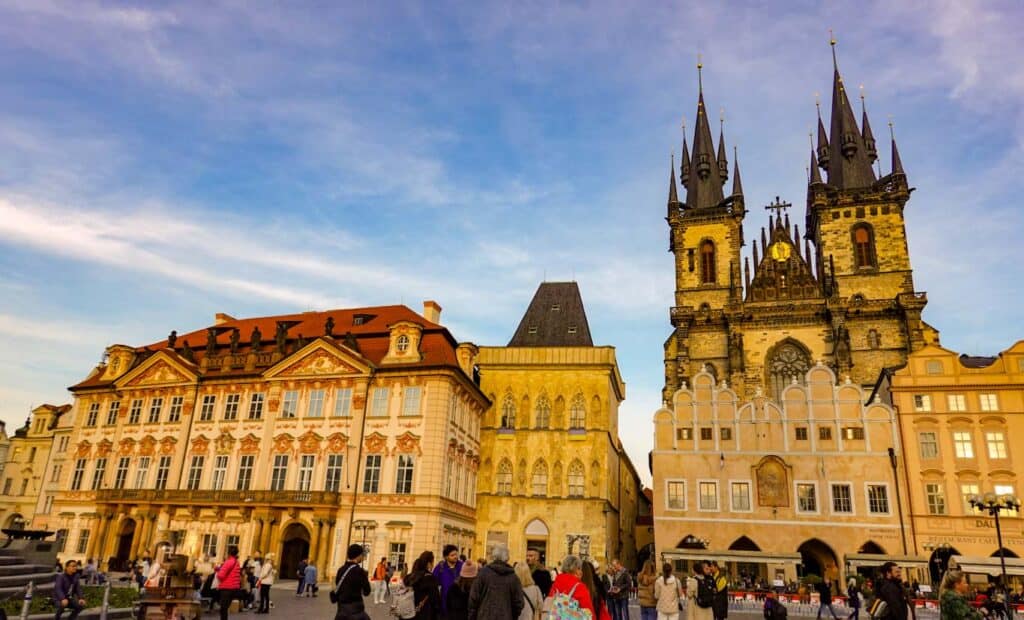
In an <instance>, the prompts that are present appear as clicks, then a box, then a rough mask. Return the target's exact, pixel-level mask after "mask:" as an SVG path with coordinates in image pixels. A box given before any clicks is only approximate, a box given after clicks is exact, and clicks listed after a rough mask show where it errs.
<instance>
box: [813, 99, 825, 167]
mask: <svg viewBox="0 0 1024 620" xmlns="http://www.w3.org/2000/svg"><path fill="white" fill-rule="evenodd" d="M814 107H815V108H817V109H818V162H819V165H820V167H821V169H822V170H825V171H827V170H828V160H829V156H828V152H829V148H828V133H826V132H825V123H823V122H822V121H821V103H820V102H818V101H815V102H814ZM811 146H812V148H813V146H814V145H813V144H812V145H811Z"/></svg>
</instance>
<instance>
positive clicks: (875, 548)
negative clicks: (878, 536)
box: [857, 540, 885, 555]
mask: <svg viewBox="0 0 1024 620" xmlns="http://www.w3.org/2000/svg"><path fill="white" fill-rule="evenodd" d="M857 553H870V554H872V555H885V549H883V548H882V546H881V545H879V544H878V543H876V542H875V541H873V540H869V541H867V542H866V543H864V544H863V545H861V546H860V549H858V550H857Z"/></svg>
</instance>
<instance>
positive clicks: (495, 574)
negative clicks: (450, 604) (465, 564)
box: [469, 545, 526, 620]
mask: <svg viewBox="0 0 1024 620" xmlns="http://www.w3.org/2000/svg"><path fill="white" fill-rule="evenodd" d="M525 604H526V603H524V602H523V586H522V584H520V583H519V578H518V577H516V574H515V571H514V570H512V567H511V566H509V564H508V547H505V546H502V545H498V546H496V547H495V548H494V550H493V551H492V552H491V563H490V564H488V565H487V566H485V567H484V568H483V569H481V570H480V574H479V575H478V576H477V578H476V581H474V582H473V587H472V588H471V589H470V591H469V620H518V618H519V614H521V613H522V612H523V606H524V605H525Z"/></svg>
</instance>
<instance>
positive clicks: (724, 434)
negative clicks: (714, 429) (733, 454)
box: [718, 426, 732, 441]
mask: <svg viewBox="0 0 1024 620" xmlns="http://www.w3.org/2000/svg"><path fill="white" fill-rule="evenodd" d="M718 433H719V436H721V438H722V441H731V440H732V429H731V428H729V427H728V426H726V427H724V428H720V429H718Z"/></svg>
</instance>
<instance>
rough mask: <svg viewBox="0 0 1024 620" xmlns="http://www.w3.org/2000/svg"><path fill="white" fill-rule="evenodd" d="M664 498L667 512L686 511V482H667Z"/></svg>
mask: <svg viewBox="0 0 1024 620" xmlns="http://www.w3.org/2000/svg"><path fill="white" fill-rule="evenodd" d="M666 486H667V487H668V489H667V493H666V494H665V496H666V501H667V506H666V507H667V508H668V509H669V510H686V481H684V480H669V481H668V483H667V484H666Z"/></svg>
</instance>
